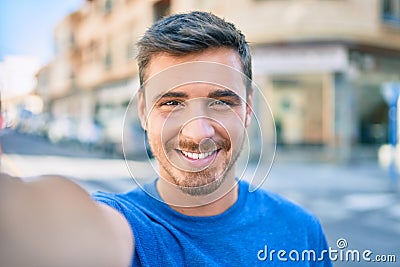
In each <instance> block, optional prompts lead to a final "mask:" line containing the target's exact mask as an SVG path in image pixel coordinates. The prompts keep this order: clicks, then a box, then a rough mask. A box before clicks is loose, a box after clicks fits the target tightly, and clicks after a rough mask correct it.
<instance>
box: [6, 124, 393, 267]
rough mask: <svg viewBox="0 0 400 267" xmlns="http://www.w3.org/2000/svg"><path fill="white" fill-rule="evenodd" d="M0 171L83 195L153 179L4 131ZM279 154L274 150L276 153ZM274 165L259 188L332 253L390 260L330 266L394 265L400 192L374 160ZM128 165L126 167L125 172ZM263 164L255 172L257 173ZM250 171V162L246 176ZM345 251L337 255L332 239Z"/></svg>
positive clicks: (148, 172) (141, 168)
mask: <svg viewBox="0 0 400 267" xmlns="http://www.w3.org/2000/svg"><path fill="white" fill-rule="evenodd" d="M1 141H2V143H3V152H4V155H3V159H2V171H7V172H12V173H13V174H18V175H22V176H24V177H29V176H35V175H38V174H42V173H59V174H64V175H66V176H68V177H69V178H71V179H73V180H74V181H75V182H77V183H78V184H80V185H81V186H83V187H84V188H85V189H86V190H87V191H88V192H93V191H96V190H104V191H110V192H121V191H125V190H129V189H130V188H132V187H134V186H135V181H134V179H132V177H131V173H130V171H129V170H131V172H132V169H135V172H134V175H135V177H136V181H137V182H139V183H143V182H147V181H150V180H149V177H150V178H151V177H154V176H155V175H156V174H155V172H154V171H152V169H154V168H153V166H152V165H151V164H150V165H149V164H148V163H147V162H132V161H129V162H125V160H123V159H118V158H111V159H110V158H107V155H104V154H100V153H98V152H93V151H92V152H91V151H87V150H85V149H83V148H77V147H72V148H71V147H70V146H67V147H66V146H55V145H52V144H49V143H48V142H47V141H46V140H44V139H41V138H37V137H31V136H25V135H20V134H16V133H14V132H11V131H8V132H3V135H2V137H1ZM278 153H279V152H278ZM284 158H285V157H279V156H278V158H277V160H276V161H275V162H274V164H273V167H272V169H271V172H270V174H269V176H268V179H267V180H266V181H265V183H264V184H263V186H262V187H263V188H264V189H267V190H271V191H274V192H277V193H279V194H281V195H283V196H285V197H287V198H289V199H291V200H292V201H294V202H296V203H298V204H300V205H301V206H303V207H305V208H306V209H308V210H310V211H311V212H313V213H314V214H316V215H317V217H318V218H319V219H320V221H321V223H322V225H323V228H324V230H325V232H326V235H327V238H328V242H329V245H330V247H332V249H336V250H338V255H339V256H340V254H339V253H340V252H343V253H342V254H343V255H345V253H346V252H347V251H349V250H357V251H359V252H360V253H361V255H362V253H363V251H365V250H370V251H372V253H373V254H372V256H371V257H374V256H376V255H382V256H385V255H395V256H396V261H397V262H396V263H393V262H391V263H390V262H386V263H383V262H380V263H378V262H366V261H364V260H363V259H362V258H361V259H360V261H352V258H351V257H350V259H349V260H350V261H346V259H345V258H346V257H345V256H344V259H343V260H337V261H336V262H335V266H339V267H341V266H367V267H368V266H371V267H375V266H400V201H399V200H400V194H399V190H398V189H399V188H398V186H397V191H396V190H393V187H391V186H390V184H389V178H388V174H387V173H386V172H385V171H383V170H381V169H380V168H379V167H378V165H377V163H376V162H375V161H374V160H365V161H361V162H358V163H356V164H351V165H337V164H332V163H331V164H329V163H321V162H310V161H304V162H301V161H296V162H291V161H285V160H283V159H284ZM127 166H130V168H127ZM263 167H265V166H261V168H263ZM255 168H256V167H255V165H252V164H250V165H249V166H248V167H247V169H246V173H245V174H246V175H247V176H248V175H249V174H251V173H252V172H253V171H254V169H255ZM339 239H341V241H342V243H343V242H344V240H343V239H345V240H346V243H347V247H346V248H343V249H338V246H337V244H336V243H337V241H338V240H339Z"/></svg>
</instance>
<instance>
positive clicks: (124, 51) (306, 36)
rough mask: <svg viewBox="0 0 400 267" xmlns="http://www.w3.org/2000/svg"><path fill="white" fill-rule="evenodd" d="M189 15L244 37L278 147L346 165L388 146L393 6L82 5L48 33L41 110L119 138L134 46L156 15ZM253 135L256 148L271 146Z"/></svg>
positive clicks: (353, 0)
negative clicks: (209, 17) (365, 149)
mask: <svg viewBox="0 0 400 267" xmlns="http://www.w3.org/2000/svg"><path fill="white" fill-rule="evenodd" d="M190 10H204V11H211V12H213V13H215V14H217V15H219V16H221V17H224V18H226V19H227V20H228V21H232V22H234V23H235V24H236V25H237V26H238V28H240V29H241V30H242V31H243V32H244V34H245V35H246V36H247V39H248V41H249V42H250V45H251V47H252V53H253V66H254V80H255V82H256V83H257V85H258V87H259V92H258V93H260V94H263V95H264V96H266V98H267V100H268V103H269V105H270V108H271V110H272V112H273V115H274V118H275V123H276V138H277V141H278V144H279V145H280V146H283V147H300V148H302V147H304V146H313V147H317V148H318V149H319V150H321V151H323V152H324V153H325V152H326V153H325V156H326V158H327V159H334V160H335V159H339V160H344V161H347V160H349V159H351V158H352V157H354V153H353V149H352V148H354V147H355V146H359V145H362V146H371V147H374V146H375V145H377V144H380V143H382V142H386V139H387V105H386V103H385V102H384V100H383V98H382V96H381V93H380V90H381V89H380V88H381V87H382V84H383V83H385V82H388V81H395V82H398V81H400V4H399V1H396V0H347V1H338V0H331V1H322V0H296V1H291V0H284V1H283V0H241V1H229V0H218V1H215V0H203V1H195V0H161V1H155V0H152V1H138V0H91V1H89V0H87V1H86V2H85V3H84V5H83V6H82V8H81V9H80V10H78V11H76V12H75V13H73V14H71V15H69V16H68V17H67V18H65V20H63V21H62V22H61V23H60V24H59V25H58V26H57V28H56V29H55V42H56V44H57V45H56V47H57V52H58V53H57V54H56V57H55V59H54V61H53V62H51V63H50V64H49V65H48V66H46V67H45V68H44V69H43V70H42V72H40V73H39V75H38V79H39V80H40V79H41V73H47V74H46V77H47V78H46V79H47V80H48V82H47V83H42V84H46V86H47V87H44V88H41V89H40V90H41V92H46V93H45V94H46V100H47V102H48V103H50V104H49V105H48V107H49V110H50V111H51V112H52V114H53V115H55V116H58V115H61V114H64V115H65V114H68V115H70V116H72V117H74V119H75V120H77V121H78V122H77V123H78V124H85V123H87V121H90V120H94V119H95V120H98V121H100V123H101V124H102V125H103V126H104V128H105V129H108V130H109V131H110V132H111V133H109V135H110V136H113V135H114V136H117V134H116V133H115V132H118V131H117V130H115V131H114V133H112V132H113V130H110V129H116V128H115V127H116V126H113V125H114V124H115V125H118V124H119V123H120V124H122V121H121V119H122V118H123V115H124V112H125V110H126V106H127V105H128V103H129V100H130V98H131V96H132V95H133V94H134V92H135V90H137V87H138V78H137V67H136V62H135V59H134V56H135V46H134V43H135V42H136V41H137V40H138V39H139V38H140V36H141V34H143V32H144V31H145V30H146V28H147V27H149V26H150V25H151V24H152V23H153V22H154V21H155V20H157V19H159V18H160V17H162V16H163V15H167V14H170V13H176V12H186V11H190ZM49 73H51V74H50V75H49ZM46 79H45V80H46ZM39 84H40V83H39ZM257 99H259V98H257ZM260 105H264V103H261V102H260V103H256V104H255V109H256V111H257V107H259V106H260ZM260 117H261V119H262V117H263V115H262V114H261V115H260ZM118 118H119V120H118ZM116 121H118V122H116ZM114 122H115V123H114ZM135 123H137V118H135V116H133V117H132V124H135ZM107 124H109V125H107ZM267 130H268V129H263V131H267ZM106 131H107V130H106ZM257 132H259V131H258V129H251V131H250V134H252V135H254V136H253V137H254V138H252V140H257V141H256V142H262V141H263V138H271V137H270V135H264V137H263V136H261V135H260V134H259V133H257ZM114 138H117V137H114ZM264 141H267V140H264Z"/></svg>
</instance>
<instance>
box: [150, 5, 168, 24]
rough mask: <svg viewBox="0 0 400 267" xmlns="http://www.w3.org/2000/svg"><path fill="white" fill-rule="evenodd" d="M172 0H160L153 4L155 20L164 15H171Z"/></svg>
mask: <svg viewBox="0 0 400 267" xmlns="http://www.w3.org/2000/svg"><path fill="white" fill-rule="evenodd" d="M170 6H171V1H170V0H160V1H158V2H156V3H154V5H153V18H154V21H157V20H159V19H161V18H162V17H164V16H166V15H169V13H170Z"/></svg>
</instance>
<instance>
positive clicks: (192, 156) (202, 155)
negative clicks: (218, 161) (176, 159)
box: [180, 149, 218, 160]
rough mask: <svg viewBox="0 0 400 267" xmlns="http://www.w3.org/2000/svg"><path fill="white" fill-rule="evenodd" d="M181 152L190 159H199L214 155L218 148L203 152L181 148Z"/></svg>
mask: <svg viewBox="0 0 400 267" xmlns="http://www.w3.org/2000/svg"><path fill="white" fill-rule="evenodd" d="M180 152H181V153H182V155H184V156H185V157H187V158H189V159H192V160H197V159H205V158H208V157H210V156H212V155H213V154H215V153H217V152H218V149H217V150H214V151H210V152H202V153H196V152H188V151H183V150H180Z"/></svg>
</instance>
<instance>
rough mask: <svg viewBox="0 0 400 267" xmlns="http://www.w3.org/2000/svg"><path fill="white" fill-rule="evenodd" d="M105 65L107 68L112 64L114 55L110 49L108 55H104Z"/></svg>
mask: <svg viewBox="0 0 400 267" xmlns="http://www.w3.org/2000/svg"><path fill="white" fill-rule="evenodd" d="M104 66H105V67H106V69H110V68H111V66H112V56H111V52H110V51H107V53H106V56H105V57H104Z"/></svg>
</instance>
